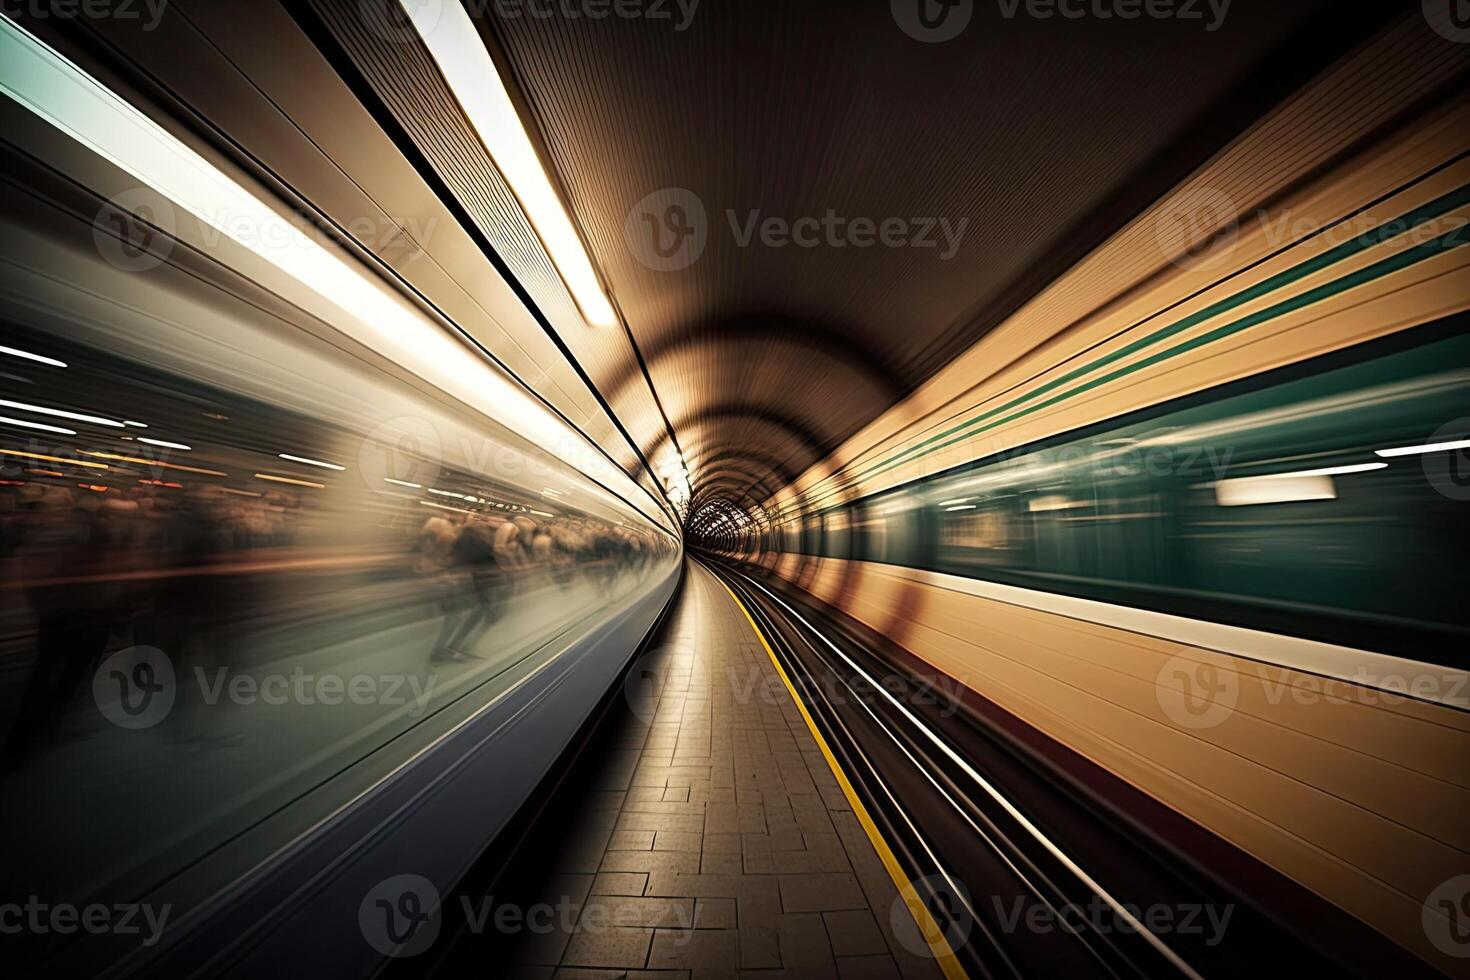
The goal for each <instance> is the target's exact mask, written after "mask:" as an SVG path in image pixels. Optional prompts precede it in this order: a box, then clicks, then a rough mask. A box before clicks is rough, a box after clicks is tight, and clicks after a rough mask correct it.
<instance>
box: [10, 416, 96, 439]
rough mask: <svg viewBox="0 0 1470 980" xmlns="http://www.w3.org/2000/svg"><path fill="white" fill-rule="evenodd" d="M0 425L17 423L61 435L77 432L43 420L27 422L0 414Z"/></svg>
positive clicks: (70, 434)
mask: <svg viewBox="0 0 1470 980" xmlns="http://www.w3.org/2000/svg"><path fill="white" fill-rule="evenodd" d="M0 425H18V426H20V427H21V428H24V429H39V430H41V431H42V432H55V433H58V434H60V435H63V436H74V435H76V434H77V433H76V430H75V429H63V428H62V427H61V426H59V425H46V424H45V423H44V422H27V421H25V420H23V419H12V418H7V417H6V416H4V415H0Z"/></svg>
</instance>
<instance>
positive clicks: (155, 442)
mask: <svg viewBox="0 0 1470 980" xmlns="http://www.w3.org/2000/svg"><path fill="white" fill-rule="evenodd" d="M137 441H138V442H146V443H148V445H150V446H162V447H163V448H165V449H188V450H191V451H192V450H193V448H194V447H193V446H186V445H184V444H183V443H182V442H167V441H165V440H163V439H150V438H148V437H147V436H138V439H137Z"/></svg>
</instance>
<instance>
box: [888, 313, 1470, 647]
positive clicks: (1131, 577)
mask: <svg viewBox="0 0 1470 980" xmlns="http://www.w3.org/2000/svg"><path fill="white" fill-rule="evenodd" d="M1422 329H1424V328H1421V330H1422ZM1434 333H1435V336H1433V337H1430V338H1428V339H1426V341H1425V342H1424V343H1422V344H1420V345H1419V346H1414V347H1410V348H1408V349H1404V345H1403V342H1402V340H1400V341H1396V342H1395V344H1394V345H1392V349H1390V350H1383V351H1381V353H1378V354H1376V355H1375V354H1374V352H1373V350H1371V349H1370V350H1365V351H1361V352H1358V353H1359V359H1358V360H1356V361H1355V362H1353V363H1348V364H1345V365H1343V366H1338V367H1333V368H1331V369H1328V370H1323V371H1321V372H1320V373H1317V374H1315V375H1313V376H1310V377H1305V378H1300V377H1295V376H1293V377H1290V378H1283V379H1282V380H1281V381H1279V382H1277V383H1274V384H1273V383H1269V379H1266V381H1265V382H1264V383H1263V381H1262V379H1255V381H1254V382H1253V383H1252V384H1251V385H1250V386H1249V388H1248V390H1243V389H1242V388H1240V387H1237V388H1235V389H1231V388H1226V389H1222V390H1221V391H1219V392H1216V393H1214V396H1213V397H1209V398H1199V399H1196V400H1195V402H1194V404H1192V405H1190V406H1188V407H1184V408H1179V409H1174V410H1168V411H1164V412H1161V413H1156V414H1154V415H1153V417H1151V418H1148V419H1147V420H1146V421H1136V422H1130V423H1126V424H1123V425H1121V426H1117V427H1114V428H1111V429H1108V428H1106V427H1098V429H1097V430H1095V431H1094V433H1092V434H1089V435H1087V436H1086V437H1083V438H1074V439H1071V440H1058V441H1055V442H1053V443H1052V444H1050V445H1047V446H1044V447H1041V448H1038V449H1036V450H1030V451H1023V452H1021V453H1019V454H1012V455H1009V456H1007V457H1005V458H1001V459H996V460H991V461H984V462H982V463H979V464H975V465H972V466H969V467H965V468H962V469H960V470H956V471H951V472H949V473H945V474H940V475H938V476H936V477H932V478H930V479H928V480H925V481H922V482H920V483H918V484H914V485H911V486H909V487H906V488H903V489H902V490H900V491H896V492H889V493H886V494H884V495H883V496H882V497H881V498H873V499H869V500H867V501H864V502H862V504H861V505H860V512H861V515H862V516H861V518H860V529H861V535H860V541H861V548H862V554H863V557H865V558H868V559H869V560H874V561H888V562H893V563H896V564H910V565H916V566H920V567H929V568H934V569H936V570H938V571H945V572H950V573H954V574H959V575H967V576H974V577H980V578H989V579H994V580H997V581H1003V582H1008V583H1010V584H1016V585H1023V586H1027V587H1032V588H1041V589H1047V590H1055V591H1065V592H1071V593H1074V594H1078V595H1084V596H1087V597H1091V598H1098V599H1103V600H1105V601H1115V602H1122V603H1127V604H1134V605H1141V606H1149V607H1153V608H1158V609H1161V610H1165V611H1173V612H1179V613H1181V614H1184V615H1190V616H1196V617H1200V618H1207V619H1216V620H1221V621H1228V622H1232V623H1238V624H1241V625H1248V626H1255V627H1259V628H1263V629H1270V630H1276V631H1285V632H1296V633H1298V634H1301V635H1308V636H1314V637H1320V638H1324V639H1328V640H1331V641H1333V642H1342V643H1346V644H1358V645H1362V644H1367V645H1370V646H1374V647H1376V648H1380V649H1385V650H1392V651H1402V652H1404V653H1406V654H1409V655H1413V656H1415V657H1417V658H1421V659H1422V658H1423V657H1424V655H1425V654H1424V645H1425V644H1426V643H1429V644H1434V645H1435V646H1437V647H1439V648H1441V649H1445V648H1450V649H1455V650H1458V649H1460V645H1462V644H1463V640H1464V638H1466V637H1467V635H1470V617H1467V612H1466V607H1465V606H1464V603H1463V601H1461V600H1462V597H1461V596H1460V595H1459V592H1460V589H1459V587H1458V584H1457V583H1458V582H1460V581H1461V577H1460V576H1459V574H1458V570H1457V569H1455V568H1453V567H1449V566H1448V565H1447V563H1449V562H1452V561H1454V558H1453V556H1455V555H1457V554H1460V553H1462V552H1463V551H1464V550H1465V548H1466V546H1467V545H1470V521H1467V520H1466V506H1467V501H1470V455H1467V450H1466V449H1464V448H1463V446H1461V448H1459V449H1454V448H1450V449H1438V450H1437V449H1435V448H1434V447H1436V446H1446V445H1448V446H1450V447H1454V446H1460V445H1461V443H1462V442H1463V440H1465V438H1466V437H1467V436H1470V417H1466V416H1465V415H1464V412H1465V406H1466V405H1467V404H1470V368H1466V367H1464V365H1466V364H1470V337H1467V336H1466V335H1464V334H1463V333H1457V334H1454V335H1450V336H1446V335H1445V331H1443V330H1439V331H1434ZM1232 392H1234V393H1232ZM906 497H907V498H909V499H921V500H922V501H923V502H924V511H925V512H926V513H927V514H929V515H931V520H932V523H931V524H930V525H923V524H922V523H916V522H915V521H914V519H913V511H912V510H911V509H910V508H909V507H908V506H907V504H906V502H905V498H906ZM914 534H921V535H922V534H927V535H928V536H929V537H930V538H931V539H932V541H931V544H932V549H933V550H932V553H929V554H925V553H924V552H923V550H922V549H916V548H914V547H911V546H908V545H907V544H906V543H905V540H904V539H905V537H906V536H908V535H914ZM1409 579H1412V580H1413V581H1414V582H1415V583H1416V585H1415V588H1414V589H1412V590H1402V589H1393V588H1387V587H1386V586H1385V583H1387V582H1391V581H1398V580H1409ZM1445 655H1451V654H1441V657H1443V656H1445ZM1452 656H1454V657H1456V658H1461V655H1460V654H1458V653H1455V654H1452Z"/></svg>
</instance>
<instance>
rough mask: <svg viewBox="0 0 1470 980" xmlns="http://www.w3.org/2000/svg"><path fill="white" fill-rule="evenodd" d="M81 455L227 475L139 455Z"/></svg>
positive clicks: (209, 474) (207, 474) (141, 464)
mask: <svg viewBox="0 0 1470 980" xmlns="http://www.w3.org/2000/svg"><path fill="white" fill-rule="evenodd" d="M82 455H83V456H96V457H97V458H98V459H110V460H113V461H114V462H118V463H136V464H137V465H139V466H161V467H163V468H164V469H166V470H178V471H179V472H181V473H198V474H200V475H201V476H229V475H230V474H228V473H221V472H220V471H219V470H205V469H200V468H199V467H197V466H184V465H182V464H181V463H165V462H164V461H163V460H161V459H144V458H143V457H141V456H121V455H119V454H117V453H104V452H95V451H94V452H84V453H82Z"/></svg>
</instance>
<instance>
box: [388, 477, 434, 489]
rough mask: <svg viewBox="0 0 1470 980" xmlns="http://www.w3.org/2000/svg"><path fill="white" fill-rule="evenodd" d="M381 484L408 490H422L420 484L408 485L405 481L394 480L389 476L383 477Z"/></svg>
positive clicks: (422, 486)
mask: <svg viewBox="0 0 1470 980" xmlns="http://www.w3.org/2000/svg"><path fill="white" fill-rule="evenodd" d="M383 482H384V483H391V484H393V485H394V486H395V487H408V488H409V489H410V490H422V489H423V488H424V485H423V484H422V483H409V482H408V481H407V480H395V479H393V478H392V477H391V476H385V477H383Z"/></svg>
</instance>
